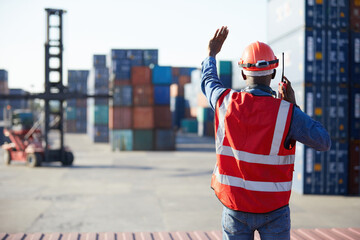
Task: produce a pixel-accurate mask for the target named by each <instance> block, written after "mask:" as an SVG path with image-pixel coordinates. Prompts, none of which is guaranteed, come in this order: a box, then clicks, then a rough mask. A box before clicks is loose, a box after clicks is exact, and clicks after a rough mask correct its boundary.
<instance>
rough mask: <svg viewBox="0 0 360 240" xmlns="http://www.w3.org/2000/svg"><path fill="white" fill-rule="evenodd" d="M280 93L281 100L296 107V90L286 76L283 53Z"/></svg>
mask: <svg viewBox="0 0 360 240" xmlns="http://www.w3.org/2000/svg"><path fill="white" fill-rule="evenodd" d="M278 91H279V98H281V99H283V100H285V101H288V102H290V103H293V104H295V105H296V100H295V93H294V90H293V88H292V87H291V83H290V81H289V80H288V79H287V78H286V77H285V76H284V53H282V74H281V80H280V83H279V89H278Z"/></svg>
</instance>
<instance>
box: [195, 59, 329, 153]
mask: <svg viewBox="0 0 360 240" xmlns="http://www.w3.org/2000/svg"><path fill="white" fill-rule="evenodd" d="M201 89H202V92H203V93H204V94H205V96H206V98H207V99H208V101H209V103H210V106H211V108H212V109H213V110H215V107H216V102H217V100H218V99H219V97H220V96H221V94H222V93H223V92H224V91H225V90H226V88H224V86H223V85H222V83H221V81H220V80H219V78H218V75H217V70H216V60H215V58H213V57H207V58H206V59H205V60H204V61H203V62H202V76H201ZM242 91H245V92H248V93H251V94H253V95H255V96H269V95H273V94H274V93H275V92H274V91H273V90H272V89H271V88H270V87H269V86H265V85H255V86H250V87H247V88H245V89H243V90H242ZM275 94H276V93H275ZM287 139H288V140H295V141H299V142H301V143H303V144H305V145H307V146H309V147H311V148H314V149H315V150H317V151H328V150H329V149H330V146H331V140H330V136H329V134H328V132H327V131H326V129H325V128H324V127H323V126H322V125H321V123H319V122H317V121H315V120H313V119H312V118H310V117H309V116H308V115H307V114H305V113H304V112H303V111H301V109H300V108H298V107H294V111H293V118H292V122H291V125H290V130H289V133H288V137H287Z"/></svg>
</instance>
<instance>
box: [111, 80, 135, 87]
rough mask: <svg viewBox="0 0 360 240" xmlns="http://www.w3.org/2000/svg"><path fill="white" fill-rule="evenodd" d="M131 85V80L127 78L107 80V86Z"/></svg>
mask: <svg viewBox="0 0 360 240" xmlns="http://www.w3.org/2000/svg"><path fill="white" fill-rule="evenodd" d="M124 85H131V81H130V79H129V80H113V81H110V82H109V88H110V89H112V88H113V87H114V86H124Z"/></svg>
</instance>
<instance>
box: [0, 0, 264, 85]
mask: <svg viewBox="0 0 360 240" xmlns="http://www.w3.org/2000/svg"><path fill="white" fill-rule="evenodd" d="M45 8H61V9H64V10H67V13H66V14H65V15H64V30H63V33H64V36H63V37H64V74H65V78H64V83H66V82H67V80H66V73H67V70H68V69H91V67H92V56H93V55H94V54H107V55H108V54H109V52H110V49H112V48H139V49H145V48H156V49H159V65H163V66H165V65H167V66H188V67H200V65H201V62H202V60H203V59H204V58H205V56H206V53H207V44H208V41H209V40H210V38H211V37H212V36H213V35H214V33H215V30H216V29H217V28H219V27H221V26H222V25H225V26H228V28H229V30H230V32H229V35H228V39H227V40H226V42H225V44H224V46H223V49H222V52H221V53H220V54H219V55H218V59H219V60H232V61H236V60H238V59H239V58H240V56H241V53H242V51H243V49H244V48H245V47H246V46H247V45H248V44H249V43H251V42H253V41H256V40H259V41H263V42H266V41H267V39H266V36H267V32H266V26H267V24H266V19H267V16H266V8H267V0H252V1H250V0H221V1H220V0H176V1H174V0H97V1H92V0H0V69H6V70H7V71H8V72H9V87H10V88H23V89H26V90H31V91H37V92H39V91H43V85H44V43H45V38H46V35H45V30H46V22H45V20H46V14H45V10H44V9H45ZM236 70H237V69H236Z"/></svg>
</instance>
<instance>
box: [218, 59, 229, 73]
mask: <svg viewBox="0 0 360 240" xmlns="http://www.w3.org/2000/svg"><path fill="white" fill-rule="evenodd" d="M218 66H219V68H218V73H219V75H232V62H231V61H219V65H218Z"/></svg>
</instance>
